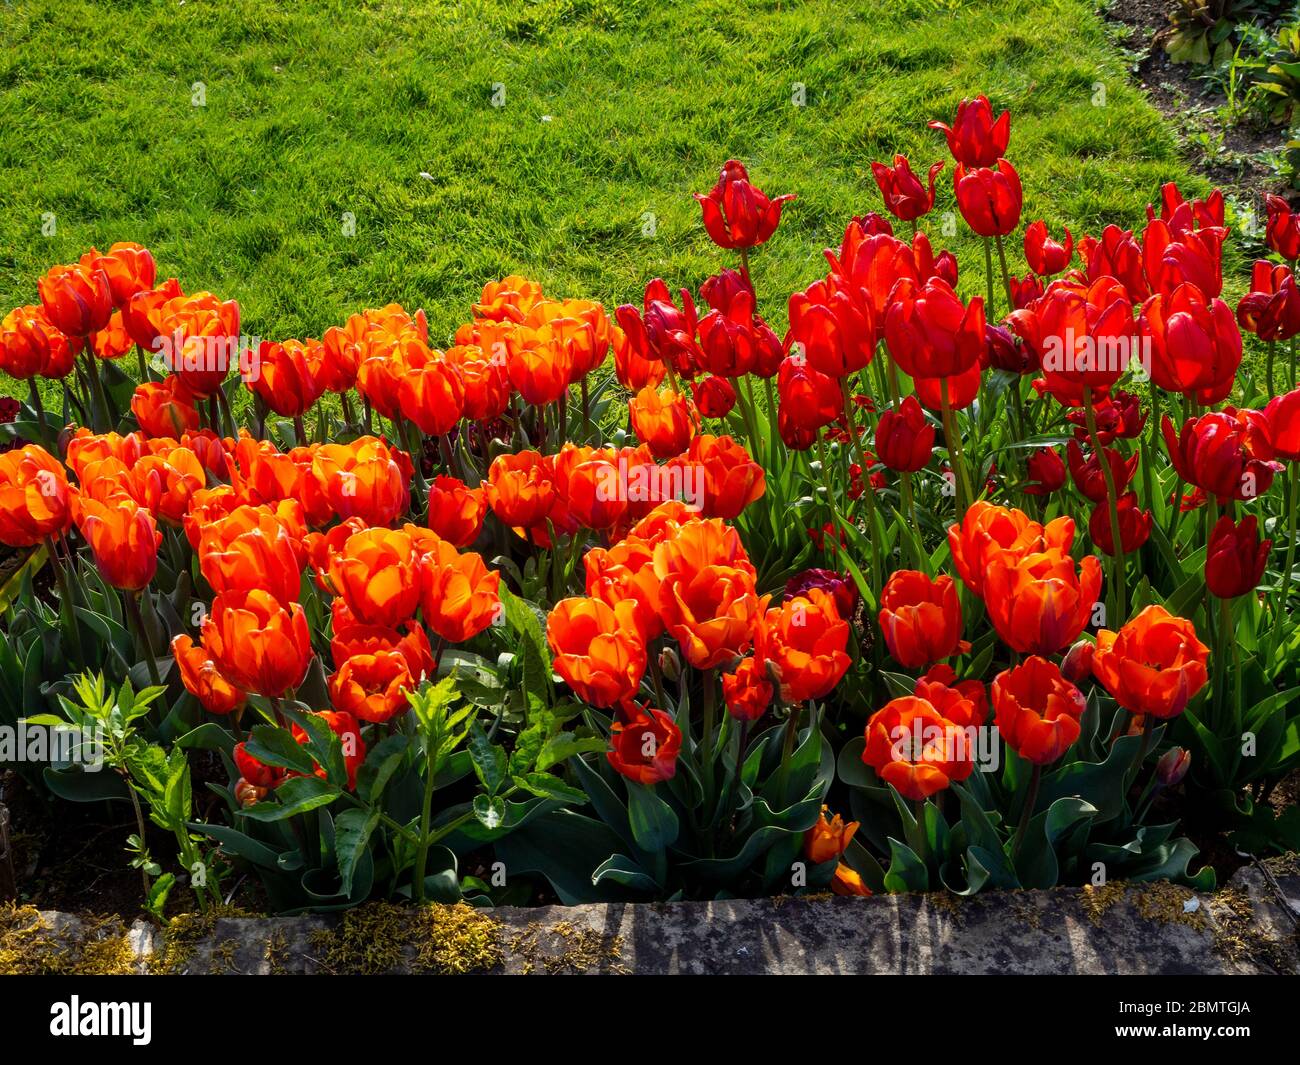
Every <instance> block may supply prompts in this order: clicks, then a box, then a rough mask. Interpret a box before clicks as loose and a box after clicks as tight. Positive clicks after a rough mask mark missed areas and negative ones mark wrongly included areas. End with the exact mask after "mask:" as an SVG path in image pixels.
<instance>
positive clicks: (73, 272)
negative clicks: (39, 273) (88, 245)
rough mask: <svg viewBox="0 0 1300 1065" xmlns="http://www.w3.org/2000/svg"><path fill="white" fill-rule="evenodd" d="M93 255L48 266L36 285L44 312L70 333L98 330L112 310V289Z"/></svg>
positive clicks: (72, 335)
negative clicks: (67, 262)
mask: <svg viewBox="0 0 1300 1065" xmlns="http://www.w3.org/2000/svg"><path fill="white" fill-rule="evenodd" d="M96 258H97V256H96V255H95V254H94V253H92V252H87V253H86V254H85V255H83V256H82V257H81V258H80V259H79V260H78V261H77V262H75V263H69V264H64V265H60V266H52V267H50V269H49V271H48V272H47V273H46V274H45V276H44V277H42V278H41V279H40V280H39V281H38V282H37V285H36V287H37V289H39V291H40V294H41V306H42V307H44V308H45V313H46V315H48V316H49V319H50V321H51V322H53V323H54V326H55V328H57V329H59V330H60V331H62V332H64V333H67V334H68V336H70V337H84V336H87V335H88V334H90V333H98V332H99V331H100V330H101V329H103V328H104V326H106V325H108V320H109V318H110V317H112V314H113V291H112V289H111V288H109V285H108V277H107V275H105V273H104V271H103V270H102V269H101V268H100V267H99V266H98V265H97V264H96V262H95V259H96Z"/></svg>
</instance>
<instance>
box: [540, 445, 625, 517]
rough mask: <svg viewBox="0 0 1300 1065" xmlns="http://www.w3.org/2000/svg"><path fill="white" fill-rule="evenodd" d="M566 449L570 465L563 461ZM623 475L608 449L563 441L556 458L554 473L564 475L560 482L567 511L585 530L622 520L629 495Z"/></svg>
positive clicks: (558, 475) (616, 459)
mask: <svg viewBox="0 0 1300 1065" xmlns="http://www.w3.org/2000/svg"><path fill="white" fill-rule="evenodd" d="M566 452H567V453H568V454H569V455H571V456H572V462H571V464H570V463H566V462H564V461H563V460H564V457H565V455H566ZM620 473H623V474H624V475H623V476H620ZM625 474H626V471H625V470H624V471H620V469H619V463H618V458H617V456H615V455H614V453H613V452H612V451H609V450H604V451H596V450H593V449H591V448H573V446H572V445H570V444H566V445H565V447H564V449H563V450H562V451H561V453H560V455H559V456H557V458H556V475H557V477H562V478H563V480H562V481H561V482H560V483H561V485H562V486H563V489H562V490H563V493H564V501H565V504H566V506H567V508H568V511H569V513H570V514H571V515H573V518H574V519H575V520H576V521H577V522H578V523H579V524H581V525H582V526H584V527H585V528H588V529H610V528H613V527H614V526H616V525H618V524H620V523H621V522H622V521H623V519H624V517H625V516H626V515H627V512H628V494H629V493H628V484H627V478H626V475H625Z"/></svg>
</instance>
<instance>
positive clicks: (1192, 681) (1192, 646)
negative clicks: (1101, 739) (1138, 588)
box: [1092, 606, 1210, 721]
mask: <svg viewBox="0 0 1300 1065" xmlns="http://www.w3.org/2000/svg"><path fill="white" fill-rule="evenodd" d="M1209 657H1210V650H1209V648H1208V647H1206V646H1205V644H1203V643H1201V641H1200V640H1198V639H1197V638H1196V629H1195V628H1194V627H1193V626H1192V623H1191V622H1190V621H1188V620H1187V619H1186V618H1179V617H1174V616H1173V615H1172V614H1170V613H1169V611H1167V610H1166V609H1165V608H1164V607H1162V606H1149V607H1147V608H1146V609H1145V610H1143V611H1142V612H1141V613H1140V614H1138V616H1137V617H1135V618H1134V619H1133V620H1132V621H1130V622H1129V623H1128V624H1126V625H1124V626H1123V627H1122V628H1121V629H1120V630H1119V632H1111V631H1110V630H1109V629H1102V630H1101V631H1100V632H1098V633H1097V649H1096V651H1095V652H1094V653H1093V656H1092V671H1093V673H1094V674H1095V675H1096V677H1097V679H1098V680H1099V681H1101V683H1102V684H1103V685H1105V688H1106V690H1107V691H1108V692H1110V693H1111V695H1113V696H1114V697H1115V700H1116V702H1118V703H1119V705H1120V706H1122V707H1124V709H1125V710H1128V711H1129V712H1130V713H1133V714H1143V715H1145V714H1150V715H1151V716H1152V717H1155V718H1159V719H1160V720H1162V721H1163V720H1168V719H1169V718H1171V717H1177V716H1178V715H1179V714H1181V713H1182V712H1183V711H1184V710H1185V709H1187V703H1188V701H1189V700H1190V699H1191V698H1192V696H1193V695H1195V694H1196V693H1197V692H1198V691H1200V690H1201V689H1202V688H1203V687H1205V682H1206V680H1207V679H1208V673H1207V671H1206V662H1207V661H1208V660H1209Z"/></svg>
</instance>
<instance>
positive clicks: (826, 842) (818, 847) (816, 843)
mask: <svg viewBox="0 0 1300 1065" xmlns="http://www.w3.org/2000/svg"><path fill="white" fill-rule="evenodd" d="M830 812H831V811H830V807H829V806H823V807H822V812H821V813H820V814H819V815H818V817H817V823H816V824H815V825H813V826H812V828H810V829H808V831H807V832H805V833H804V837H803V856H804V857H805V858H807V859H808V860H809V861H810V862H812V863H813V864H814V865H821V864H822V863H823V862H829V861H834V860H835V859H836V858H838V857H839V856H840V855H841V854H843V853H844V852H845V851H846V850H848V849H849V844H850V843H851V842H852V841H853V834H854V833H855V832H857V830H858V822H857V821H850V822H849V823H848V824H845V823H844V820H843V818H841V817H840V815H839V814H835V815H834V816H833V817H830V818H828V817H827V816H826V815H827V814H829V813H830Z"/></svg>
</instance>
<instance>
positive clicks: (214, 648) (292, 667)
mask: <svg viewBox="0 0 1300 1065" xmlns="http://www.w3.org/2000/svg"><path fill="white" fill-rule="evenodd" d="M202 640H203V649H204V650H205V651H206V652H207V653H208V654H210V655H211V656H212V660H213V662H215V663H216V667H217V669H218V670H219V671H220V672H221V675H222V676H224V677H227V678H228V679H229V680H230V681H231V683H233V684H237V685H238V686H239V687H241V688H243V689H244V690H246V691H249V692H256V693H257V694H258V695H264V696H266V697H267V698H268V699H278V698H279V697H280V696H282V695H284V693H285V692H287V691H288V690H289V689H290V688H296V687H297V686H298V685H299V684H301V683H302V679H303V677H304V676H306V673H307V666H308V665H309V664H310V663H311V657H312V652H311V632H310V630H309V629H308V628H307V615H306V614H304V613H303V610H302V607H300V606H299V605H298V604H297V603H289V604H287V605H286V604H283V603H281V602H280V601H279V600H278V599H276V598H275V596H273V595H272V594H271V593H270V592H266V591H262V590H261V589H255V590H254V591H251V592H226V593H225V594H223V595H218V596H217V597H216V598H215V599H214V600H213V601H212V613H211V614H209V615H208V617H207V620H206V621H204V622H203V635H202Z"/></svg>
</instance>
